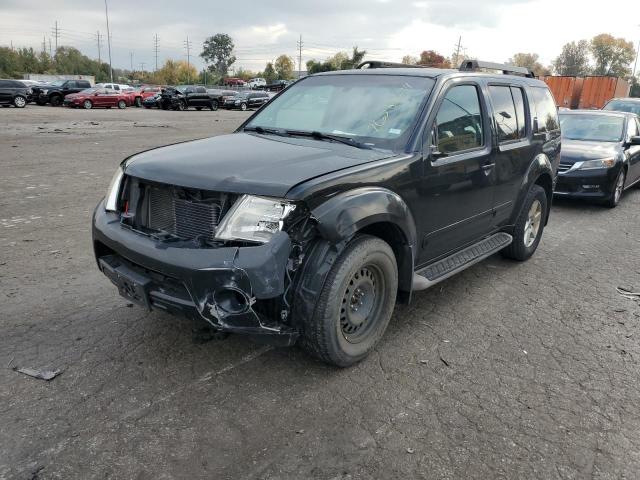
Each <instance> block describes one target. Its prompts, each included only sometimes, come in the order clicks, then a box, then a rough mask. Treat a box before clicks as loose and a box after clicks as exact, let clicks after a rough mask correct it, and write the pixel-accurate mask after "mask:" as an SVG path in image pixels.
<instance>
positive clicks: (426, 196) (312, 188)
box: [93, 62, 560, 366]
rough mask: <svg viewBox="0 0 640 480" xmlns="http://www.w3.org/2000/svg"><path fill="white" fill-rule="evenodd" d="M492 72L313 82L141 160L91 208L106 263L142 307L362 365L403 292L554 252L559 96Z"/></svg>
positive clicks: (388, 74) (356, 75)
mask: <svg viewBox="0 0 640 480" xmlns="http://www.w3.org/2000/svg"><path fill="white" fill-rule="evenodd" d="M483 65H485V64H484V63H482V62H470V63H468V64H465V67H464V68H465V71H461V72H457V71H453V70H440V69H434V68H369V69H367V70H355V69H354V70H348V71H340V72H327V73H323V74H318V75H312V76H309V77H305V78H303V79H302V80H300V81H298V82H296V83H295V84H294V85H292V86H291V87H290V88H288V89H287V90H285V91H284V92H283V93H281V94H280V95H279V96H277V97H275V98H274V99H273V100H272V101H271V102H270V103H269V104H267V105H266V106H265V107H264V108H262V109H261V110H259V111H258V112H256V113H255V114H253V115H252V116H251V117H250V118H249V119H248V120H247V121H246V122H245V123H244V124H242V125H241V126H240V127H239V128H238V130H237V131H236V132H235V133H233V134H231V135H222V136H218V137H213V138H206V139H201V140H195V141H191V142H184V143H180V144H175V145H170V146H167V147H162V148H157V149H154V150H148V151H146V152H143V153H140V154H137V155H134V156H132V157H129V158H128V159H126V160H125V161H123V162H122V164H121V165H120V167H119V168H118V170H117V172H116V173H115V175H114V177H113V180H112V181H111V184H110V186H109V189H108V191H107V195H106V198H105V199H104V200H102V201H101V202H100V204H99V205H98V206H97V207H96V209H95V212H94V217H93V244H94V250H95V255H96V258H97V262H98V265H99V268H100V269H101V271H102V272H103V273H104V274H105V275H106V276H107V277H108V278H109V279H110V280H111V281H112V282H113V283H114V284H115V285H116V286H117V288H118V290H119V292H120V294H121V295H123V296H124V297H126V298H127V299H129V300H130V301H132V302H135V303H137V304H139V305H142V306H144V307H145V308H148V309H158V310H161V311H166V312H172V313H175V314H178V315H183V316H189V317H193V318H197V319H200V320H204V321H206V322H208V324H209V325H210V326H211V327H212V328H214V329H217V330H221V331H224V332H237V333H243V334H247V335H250V336H252V337H253V338H254V339H257V340H258V341H263V342H271V343H275V344H279V345H291V344H293V343H294V342H296V341H297V340H300V341H301V343H302V345H303V346H304V347H305V348H306V349H307V350H308V351H309V352H311V353H312V354H314V355H316V356H317V357H318V358H320V359H322V360H323V361H326V362H328V363H331V364H334V365H339V366H348V365H352V364H353V363H355V362H358V361H359V360H361V359H363V358H364V357H365V356H366V355H367V354H368V352H369V351H371V349H372V348H374V346H375V344H376V343H377V342H378V341H379V340H380V338H381V337H382V335H383V333H384V331H385V329H386V328H387V325H388V323H389V319H390V318H391V314H392V312H393V309H394V305H395V303H396V300H397V301H400V302H408V301H409V300H410V298H411V295H412V292H415V291H416V290H422V289H425V288H429V287H431V286H433V285H435V284H437V283H438V282H440V281H441V280H444V279H445V278H447V277H449V276H451V275H453V274H455V273H457V272H459V271H461V270H463V269H465V268H467V267H469V266H470V265H472V264H474V263H476V262H478V261H480V260H482V259H484V258H486V257H487V256H489V255H491V254H493V253H495V252H498V251H501V250H502V251H503V253H504V255H505V256H507V257H509V258H513V259H516V260H526V259H528V258H529V257H530V256H531V255H533V253H534V252H535V250H536V248H537V246H538V243H539V242H540V238H541V236H542V232H543V229H544V226H545V224H546V223H547V219H548V215H549V207H550V205H551V199H552V192H553V184H554V181H555V176H556V174H555V171H556V168H557V162H558V160H559V151H560V130H559V124H558V118H557V112H556V107H555V103H554V101H553V97H552V96H551V93H550V92H549V90H548V88H547V87H546V85H545V84H544V83H543V82H541V81H538V80H535V79H533V78H527V77H525V76H521V75H498V74H487V73H481V72H479V71H477V70H478V68H479V67H482V66H483ZM490 65H493V67H492V68H495V64H490ZM508 68H511V67H507V66H502V67H501V69H505V70H506V69H508ZM513 71H514V73H523V74H524V73H525V72H527V71H526V70H524V69H519V68H517V67H513ZM459 300H460V299H452V301H459Z"/></svg>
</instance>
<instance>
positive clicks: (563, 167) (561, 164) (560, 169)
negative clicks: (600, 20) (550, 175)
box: [558, 162, 573, 173]
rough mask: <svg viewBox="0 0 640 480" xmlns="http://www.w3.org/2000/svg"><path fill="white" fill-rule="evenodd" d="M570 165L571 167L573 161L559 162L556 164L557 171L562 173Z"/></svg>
mask: <svg viewBox="0 0 640 480" xmlns="http://www.w3.org/2000/svg"><path fill="white" fill-rule="evenodd" d="M571 167H573V163H562V162H560V165H558V173H564V172H566V171H567V170H569V169H570V168H571Z"/></svg>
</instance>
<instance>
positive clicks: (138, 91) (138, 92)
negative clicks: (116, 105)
mask: <svg viewBox="0 0 640 480" xmlns="http://www.w3.org/2000/svg"><path fill="white" fill-rule="evenodd" d="M161 90H162V89H161V88H160V87H156V86H152V85H147V86H145V87H139V88H133V87H132V88H125V89H122V90H120V92H121V93H122V94H124V95H126V96H127V97H128V99H129V102H128V104H129V105H135V106H136V107H141V106H142V102H143V101H144V99H145V98H148V97H153V96H154V95H157V94H159V93H161Z"/></svg>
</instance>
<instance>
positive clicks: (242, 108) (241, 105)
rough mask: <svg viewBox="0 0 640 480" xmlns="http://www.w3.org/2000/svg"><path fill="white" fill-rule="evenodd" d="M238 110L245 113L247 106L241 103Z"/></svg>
mask: <svg viewBox="0 0 640 480" xmlns="http://www.w3.org/2000/svg"><path fill="white" fill-rule="evenodd" d="M240 110H242V111H243V112H246V111H247V104H246V103H244V102H243V103H241V104H240Z"/></svg>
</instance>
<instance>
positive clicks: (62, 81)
mask: <svg viewBox="0 0 640 480" xmlns="http://www.w3.org/2000/svg"><path fill="white" fill-rule="evenodd" d="M64 82H66V80H56V81H55V82H51V83H50V84H49V85H51V86H52V87H61V86H62V84H63V83H64Z"/></svg>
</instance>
